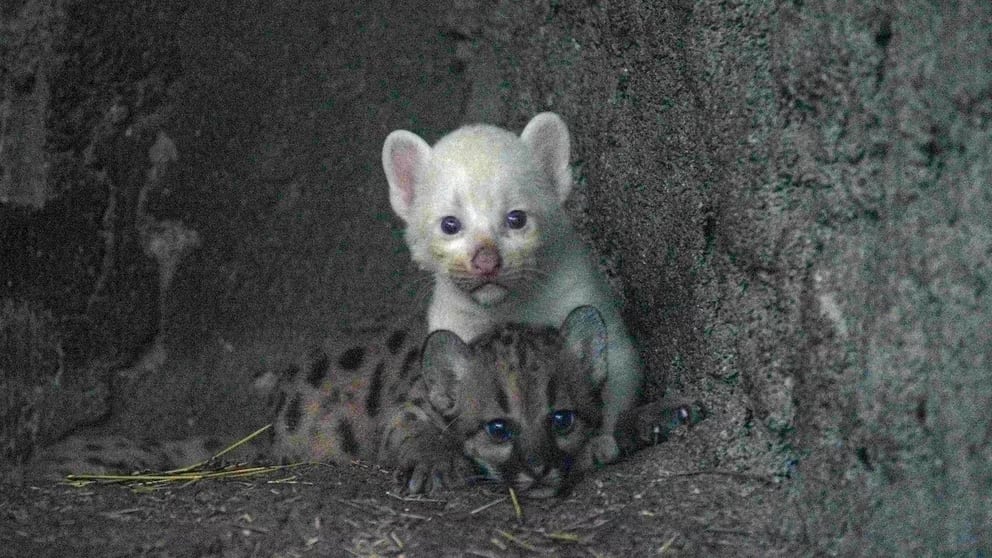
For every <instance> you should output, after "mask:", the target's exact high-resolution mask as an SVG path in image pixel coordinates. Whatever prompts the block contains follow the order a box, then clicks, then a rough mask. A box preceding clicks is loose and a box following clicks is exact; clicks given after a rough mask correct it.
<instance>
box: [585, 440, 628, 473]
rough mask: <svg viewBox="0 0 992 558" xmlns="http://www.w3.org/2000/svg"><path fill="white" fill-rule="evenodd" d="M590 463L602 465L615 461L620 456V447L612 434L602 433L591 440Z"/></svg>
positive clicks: (589, 447)
mask: <svg viewBox="0 0 992 558" xmlns="http://www.w3.org/2000/svg"><path fill="white" fill-rule="evenodd" d="M586 449H587V450H588V452H589V465H591V466H595V467H601V466H603V465H607V464H609V463H613V462H614V461H616V460H617V458H618V457H620V448H619V447H617V441H616V438H614V437H613V435H612V434H600V435H598V436H595V437H593V438H592V439H591V440H589V445H587V446H586Z"/></svg>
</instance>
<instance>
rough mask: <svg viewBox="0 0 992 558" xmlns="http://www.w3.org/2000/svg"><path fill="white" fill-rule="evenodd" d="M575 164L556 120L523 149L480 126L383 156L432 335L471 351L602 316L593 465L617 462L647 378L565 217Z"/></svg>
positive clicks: (529, 129) (531, 130) (402, 144)
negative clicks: (505, 333) (579, 315)
mask: <svg viewBox="0 0 992 558" xmlns="http://www.w3.org/2000/svg"><path fill="white" fill-rule="evenodd" d="M568 161H569V134H568V128H567V127H566V126H565V123H564V122H563V121H562V119H561V118H560V117H558V115H556V114H553V113H550V112H546V113H542V114H538V115H537V116H535V117H534V118H533V119H532V120H531V121H530V122H529V123H528V124H527V126H526V127H525V128H524V130H523V132H522V133H521V134H520V136H519V137H518V136H517V135H515V134H513V133H511V132H509V131H506V130H502V129H500V128H496V127H493V126H486V125H472V126H465V127H462V128H459V129H457V130H455V131H454V132H452V133H450V134H448V135H447V136H445V137H443V138H441V140H440V141H438V142H437V144H436V145H434V147H431V146H430V145H428V144H427V142H425V141H424V140H423V139H421V138H420V137H419V136H417V135H416V134H413V133H411V132H408V131H405V130H397V131H394V132H392V133H391V134H389V136H388V137H387V138H386V140H385V143H384V145H383V149H382V164H383V168H384V170H385V173H386V178H387V180H388V182H389V201H390V203H391V204H392V207H393V210H394V211H395V212H396V214H397V215H398V216H399V217H400V218H401V219H402V220H403V221H404V222H405V223H406V242H407V244H408V245H409V247H410V252H411V255H412V258H413V260H414V261H415V262H416V263H417V264H419V265H420V266H421V267H422V268H423V269H425V270H427V271H430V272H432V273H433V274H434V291H433V296H432V299H431V304H430V308H429V309H428V313H427V321H428V329H429V331H435V330H449V331H453V332H454V333H456V334H457V335H458V336H459V337H461V338H462V339H463V340H465V341H473V340H474V339H476V338H478V337H479V336H481V335H483V334H485V333H486V332H489V331H491V330H492V329H494V328H496V327H498V324H501V323H507V322H517V323H526V324H534V325H549V326H554V325H557V324H559V323H560V322H561V321H562V320H563V319H564V318H565V316H566V315H568V313H569V312H570V311H571V310H572V309H573V308H576V307H578V306H582V305H591V306H594V307H596V308H598V309H599V310H600V311H601V312H602V313H603V317H604V319H605V322H606V327H607V331H608V333H609V339H610V341H609V343H610V347H609V351H608V356H607V358H608V360H609V370H610V374H609V376H608V378H607V379H606V386H605V389H604V391H603V399H604V403H605V408H604V415H603V422H602V425H601V426H600V427H599V428H598V432H597V438H596V439H595V440H594V441H593V442H592V446H593V451H592V453H593V457H594V458H595V459H596V461H598V462H602V463H607V462H610V461H613V460H614V459H616V458H617V456H618V454H619V448H618V446H617V443H616V440H615V438H614V435H613V433H614V430H615V428H616V426H617V424H618V421H619V419H620V417H621V415H622V414H623V413H624V412H626V411H628V410H630V409H631V408H632V407H633V406H634V404H635V403H636V401H637V399H638V391H639V388H640V386H641V381H642V369H641V362H640V358H639V356H638V354H637V351H636V350H635V348H634V345H633V343H632V341H631V338H630V335H629V334H628V333H627V330H626V328H625V327H624V324H623V321H622V320H621V318H620V313H619V311H618V309H617V304H616V300H615V297H614V296H613V294H612V293H611V292H610V289H609V286H608V285H607V282H606V280H605V278H604V276H603V274H602V273H601V272H600V271H599V269H598V268H597V267H596V265H595V264H594V263H593V260H592V259H591V258H590V254H589V252H588V251H587V249H586V248H585V246H584V245H583V243H582V241H581V240H580V239H579V237H578V235H577V234H576V233H575V231H574V229H573V228H572V226H571V225H570V224H569V221H568V217H567V216H566V215H565V211H564V210H563V208H562V204H563V203H564V202H565V200H566V198H567V197H568V194H569V192H571V189H572V177H571V171H570V170H569V163H568Z"/></svg>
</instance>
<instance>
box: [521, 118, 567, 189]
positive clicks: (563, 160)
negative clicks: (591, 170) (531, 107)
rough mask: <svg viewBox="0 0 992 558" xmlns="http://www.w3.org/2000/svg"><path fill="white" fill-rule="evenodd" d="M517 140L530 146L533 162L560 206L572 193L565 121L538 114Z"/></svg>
mask: <svg viewBox="0 0 992 558" xmlns="http://www.w3.org/2000/svg"><path fill="white" fill-rule="evenodd" d="M520 139H521V140H523V142H524V143H525V144H527V146H528V147H530V150H531V153H533V154H534V160H535V161H537V164H538V166H539V167H540V169H541V170H542V171H543V172H544V174H545V175H547V177H548V178H549V179H550V180H551V183H552V184H554V185H555V192H556V193H557V194H558V201H559V202H562V203H564V201H565V199H566V198H568V193H569V192H571V191H572V171H571V170H570V169H569V168H568V157H569V139H568V126H566V125H565V121H564V120H562V119H561V117H560V116H558V115H557V114H555V113H553V112H542V113H541V114H538V115H537V116H535V117H534V118H532V119H531V121H530V122H528V123H527V126H526V127H525V128H524V131H523V132H522V133H521V134H520Z"/></svg>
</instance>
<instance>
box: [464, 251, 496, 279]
mask: <svg viewBox="0 0 992 558" xmlns="http://www.w3.org/2000/svg"><path fill="white" fill-rule="evenodd" d="M502 264H503V260H502V258H500V255H499V250H498V249H497V248H496V247H495V246H483V247H482V248H479V249H478V250H476V252H475V255H474V256H472V272H473V273H475V274H476V275H482V276H487V277H491V276H495V275H496V274H497V273H499V268H500V266H501V265H502Z"/></svg>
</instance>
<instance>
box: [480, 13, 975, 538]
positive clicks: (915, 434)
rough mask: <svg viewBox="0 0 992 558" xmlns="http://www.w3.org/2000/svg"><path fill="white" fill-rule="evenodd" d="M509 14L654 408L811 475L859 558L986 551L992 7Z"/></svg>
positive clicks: (829, 518)
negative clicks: (565, 143) (557, 133)
mask: <svg viewBox="0 0 992 558" xmlns="http://www.w3.org/2000/svg"><path fill="white" fill-rule="evenodd" d="M532 10H533V7H532V6H530V7H520V6H519V5H517V4H514V3H509V2H507V3H503V4H502V5H501V6H500V7H499V8H498V9H496V10H495V11H494V13H493V17H492V21H493V27H492V28H491V30H490V33H489V35H488V38H489V40H490V41H491V43H492V45H493V48H494V50H495V52H496V53H497V60H498V61H499V68H500V73H501V75H502V76H504V79H505V84H506V87H505V88H504V89H503V99H504V101H505V103H506V104H507V106H508V107H510V108H509V114H510V115H511V120H512V121H513V122H512V123H514V124H520V123H521V122H522V121H523V119H524V118H526V116H527V115H528V114H531V113H533V112H535V111H539V110H556V111H559V112H561V113H562V114H563V115H564V116H565V118H566V119H567V120H568V122H569V123H570V124H571V126H572V131H573V133H574V135H575V138H576V142H575V143H576V152H577V157H578V159H579V160H578V161H577V172H578V174H579V179H580V183H582V184H584V185H585V188H586V192H585V200H584V205H583V218H584V225H585V230H586V231H587V233H588V235H589V237H590V239H591V240H592V241H593V243H594V244H595V245H596V246H597V247H598V248H599V249H600V251H601V253H603V254H609V258H608V261H609V266H610V267H611V269H613V270H614V271H615V272H616V275H617V276H618V278H619V279H620V281H619V282H620V283H621V284H622V285H623V288H624V293H625V295H626V298H627V301H628V314H627V315H628V318H629V320H630V321H631V323H632V326H633V329H634V331H635V332H636V333H637V335H638V336H639V339H640V341H641V343H642V346H643V348H644V353H645V357H646V359H647V362H648V366H649V368H650V369H651V370H652V372H653V375H652V376H651V380H652V381H651V386H650V388H651V390H650V391H651V392H660V391H663V390H665V389H667V390H669V391H670V392H673V393H676V394H681V395H691V396H695V397H702V398H703V399H704V400H707V401H708V402H710V404H711V405H712V406H713V407H714V408H715V409H716V411H717V413H716V422H717V423H718V424H720V425H721V428H722V429H723V431H722V432H721V434H722V437H723V442H724V443H723V445H722V446H717V447H715V448H714V457H713V459H714V460H715V461H716V462H720V463H722V464H723V465H724V466H734V467H742V468H746V469H747V470H750V471H761V470H765V471H768V472H769V473H771V474H773V475H777V476H779V477H780V478H791V479H793V481H792V482H791V483H790V487H791V488H790V496H789V500H790V501H791V504H790V506H793V507H792V508H791V509H793V510H794V512H795V514H794V515H792V514H787V515H786V517H785V518H784V521H783V523H784V524H785V525H786V529H787V530H791V532H792V533H793V535H794V536H796V537H798V538H799V539H803V540H805V541H807V542H808V543H809V544H813V545H814V546H817V547H819V548H821V549H823V550H829V551H835V552H841V553H844V554H868V555H873V554H874V555H877V554H892V553H898V554H905V553H919V552H931V553H932V552H937V553H947V552H976V551H979V550H983V551H984V552H988V550H989V549H990V548H992V532H990V525H992V515H990V514H992V505H990V504H992V491H990V490H989V486H990V484H989V483H990V480H992V465H990V463H992V460H990V456H992V454H990V452H992V447H990V441H992V419H990V418H989V417H990V416H992V415H990V414H989V410H988V409H989V403H990V400H992V387H989V382H988V379H989V377H990V376H989V372H990V355H992V343H990V331H992V328H989V323H990V321H992V320H990V318H992V298H990V296H992V295H990V291H989V289H988V280H989V277H990V268H989V261H990V257H992V219H990V218H989V215H992V212H990V210H992V207H990V201H992V185H990V180H992V167H990V165H992V121H990V116H992V6H990V5H989V4H988V3H985V2H960V3H956V4H954V5H944V6H935V5H933V4H931V3H926V2H911V3H908V4H907V3H899V4H896V3H884V2H874V3H868V4H865V5H860V4H859V5H855V4H849V3H842V2H827V3H820V4H817V5H806V4H805V3H801V2H793V3H778V4H775V5H773V4H771V3H733V2H670V3H664V4H660V3H653V2H636V1H630V2H619V3H614V2H611V3H596V4H590V3H585V4H581V3H564V2H562V3H552V4H550V5H549V6H547V7H545V8H543V9H540V10H537V13H534V12H533V11H532Z"/></svg>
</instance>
